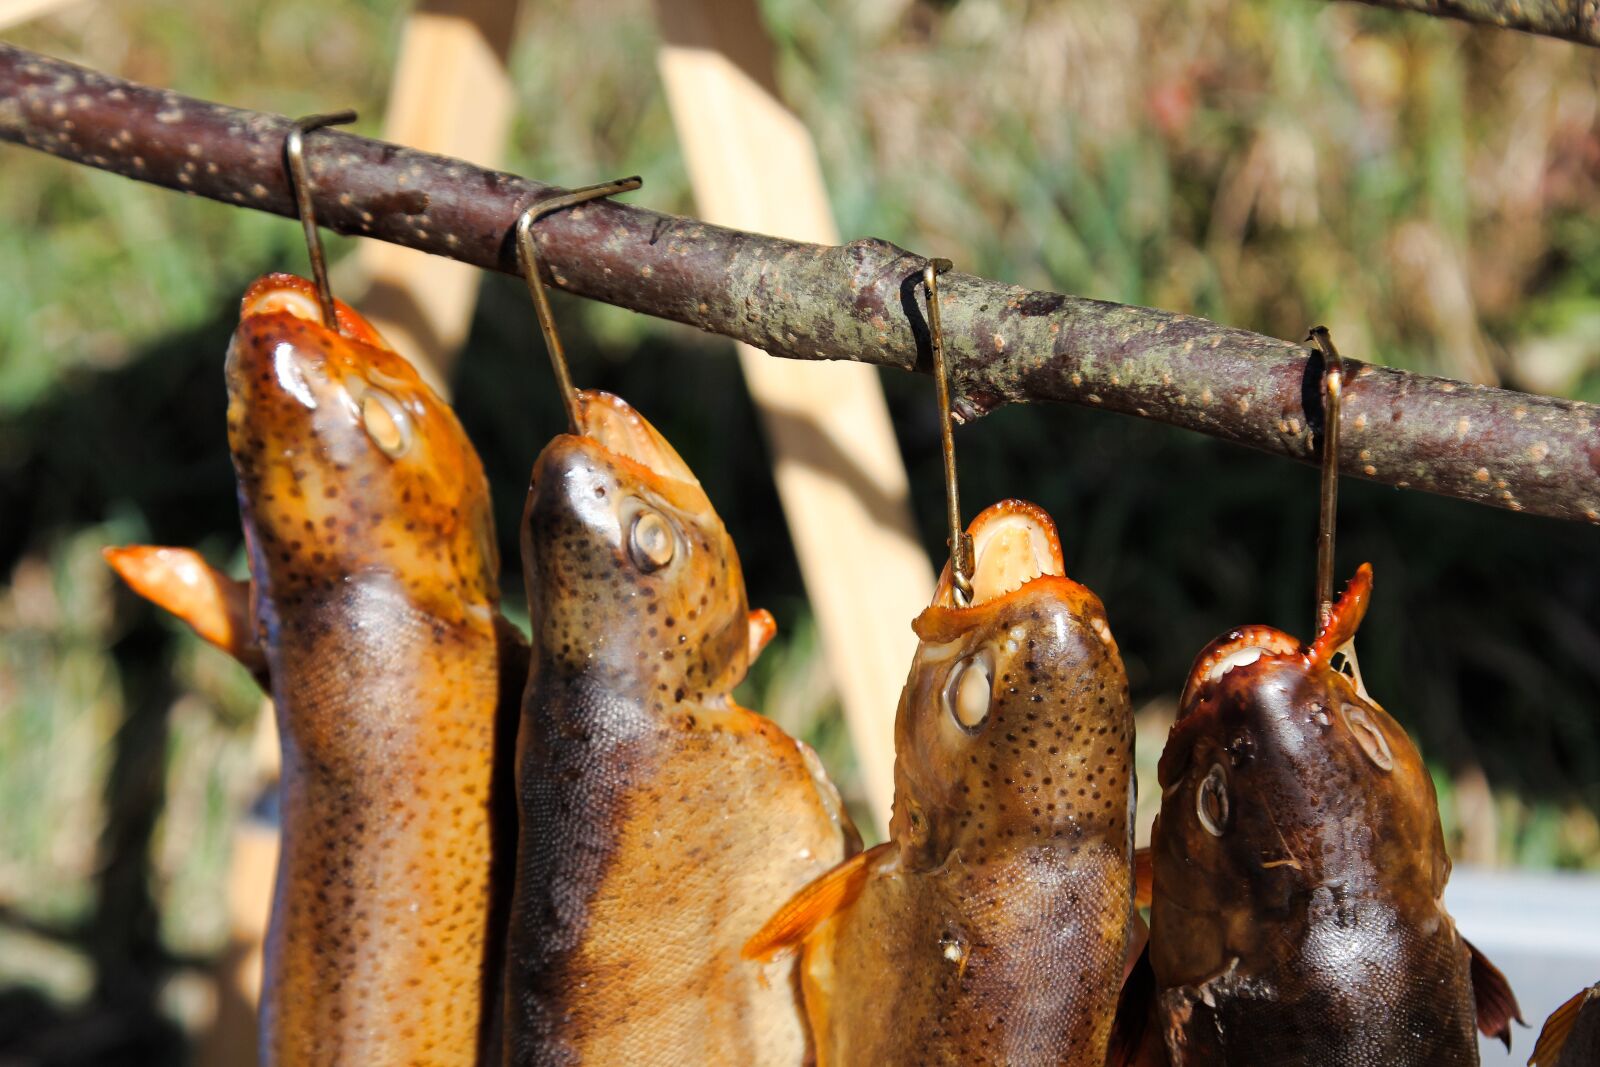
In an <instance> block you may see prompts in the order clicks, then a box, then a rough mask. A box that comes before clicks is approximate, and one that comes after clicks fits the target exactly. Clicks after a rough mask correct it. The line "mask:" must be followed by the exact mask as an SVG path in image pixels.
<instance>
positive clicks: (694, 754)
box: [506, 392, 858, 1065]
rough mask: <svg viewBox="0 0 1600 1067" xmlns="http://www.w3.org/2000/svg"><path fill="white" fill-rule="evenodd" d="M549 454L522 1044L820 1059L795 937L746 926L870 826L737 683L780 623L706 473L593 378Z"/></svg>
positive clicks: (511, 977) (595, 1052)
mask: <svg viewBox="0 0 1600 1067" xmlns="http://www.w3.org/2000/svg"><path fill="white" fill-rule="evenodd" d="M578 401H579V409H580V413H581V426H582V430H583V433H582V435H581V436H580V435H573V434H563V435H561V436H559V437H556V438H555V439H554V440H552V441H551V442H550V444H549V445H548V446H547V447H546V448H545V449H544V451H543V452H542V453H541V454H540V456H539V458H538V461H537V462H536V464H535V466H534V470H533V479H532V487H531V489H530V491H529V496H528V503H527V508H526V512H525V516H524V521H523V529H522V535H523V545H522V551H523V558H524V562H525V567H524V573H525V575H526V580H527V586H528V604H529V617H530V622H531V626H532V631H533V636H532V648H533V666H532V669H531V671H530V674H529V679H528V689H527V693H526V696H525V699H524V703H523V719H522V727H521V731H520V734H519V738H518V756H517V790H518V796H519V799H520V804H521V808H520V810H521V815H522V822H521V838H520V849H519V852H518V860H517V881H516V890H515V897H514V903H513V909H512V919H511V934H510V942H509V949H508V970H507V999H506V1005H507V1010H506V1018H507V1022H508V1030H509V1035H510V1040H509V1041H508V1043H507V1062H508V1063H511V1064H519V1065H522V1064H557V1063H561V1064H564V1063H577V1062H584V1063H592V1064H624V1063H651V1064H723V1063H726V1064H796V1065H798V1064H800V1063H802V1062H804V1061H805V1059H806V1055H807V1038H806V1034H805V1029H804V1020H803V1018H802V1013H801V1008H800V1004H799V1002H798V999H797V982H796V980H795V968H794V963H793V961H792V960H786V961H780V962H778V963H773V964H758V963H754V962H751V961H747V960H744V959H742V958H741V957H740V954H739V948H740V946H741V945H742V944H743V943H744V941H745V939H746V938H748V937H749V936H750V935H751V934H753V933H754V932H755V931H756V929H757V928H758V927H759V926H760V925H761V922H762V920H764V919H765V918H766V917H767V916H768V915H770V914H771V913H772V912H773V910H774V909H776V908H777V907H778V905H780V904H781V903H782V902H783V901H784V900H786V899H788V897H789V896H790V895H792V894H793V893H794V892H795V891H796V890H798V889H799V888H800V887H801V886H803V885H805V884H806V883H807V882H808V881H810V880H811V879H812V878H814V877H816V876H817V875H819V874H821V873H822V872H824V871H826V870H827V869H828V868H830V867H832V866H833V865H834V864H836V863H838V862H839V861H840V860H842V859H843V858H844V857H845V856H846V855H848V854H849V853H850V852H852V851H854V849H855V848H856V847H858V846H857V842H858V839H857V838H856V836H855V831H854V829H853V827H851V826H850V824H849V820H848V818H847V817H846V816H845V815H844V814H843V811H842V808H841V806H840V804H839V798H838V794H837V793H836V792H835V791H834V789H833V786H832V785H831V784H829V783H828V781H827V779H826V777H825V776H824V775H823V772H822V769H821V767H820V765H819V764H818V762H817V760H816V757H815V756H814V755H813V754H812V752H811V750H810V749H809V748H807V747H806V746H805V745H803V744H801V743H799V742H797V741H795V740H793V739H792V738H790V737H788V736H787V735H786V734H784V733H783V731H782V730H780V729H779V728H778V727H777V726H776V725H774V724H773V723H772V722H770V721H769V720H767V719H765V718H763V717H762V716H760V715H757V714H755V713H754V712H751V711H747V710H745V709H744V708H741V707H739V706H738V705H737V704H735V703H734V701H733V699H732V696H731V692H732V689H733V687H734V686H735V685H737V684H738V683H739V682H740V681H741V680H742V679H743V677H744V675H745V671H746V669H747V667H748V665H749V662H750V659H751V657H752V656H753V655H754V654H755V653H756V652H757V651H758V650H759V648H760V647H761V645H762V644H763V643H765V641H766V640H767V638H768V637H770V636H771V632H772V620H771V616H769V615H767V614H766V612H754V613H752V612H750V610H749V608H748V605H747V603H746V599H745V588H744V578H743V575H742V573H741V571H740V569H739V560H738V556H737V554H736V553H735V551H734V547H733V543H732V541H731V539H730V538H729V536H728V533H727V531H726V530H725V529H724V527H723V525H722V522H721V520H720V519H719V518H718V517H717V515H716V512H715V511H714V510H713V509H712V507H711V503H710V501H709V500H708V499H707V498H706V495H705V492H704V490H702V489H701V487H700V484H699V482H698V481H697V480H696V479H695V477H694V475H693V474H692V473H691V472H690V471H689V469H688V467H687V466H686V465H685V464H684V462H683V460H682V459H680V458H679V457H678V455H677V453H676V452H675V451H673V449H672V446H671V445H669V444H668V443H667V442H666V440H665V439H664V438H662V437H661V436H660V434H658V433H657V432H656V431H655V429H654V428H653V427H651V426H650V424H649V423H648V422H646V421H645V420H644V419H643V418H642V417H641V416H640V415H639V414H638V413H637V412H635V411H634V410H633V409H632V408H630V407H629V406H628V405H627V404H625V403H624V402H623V401H621V400H619V399H617V398H616V397H614V396H610V395H609V394H606V393H599V392H584V393H580V394H578Z"/></svg>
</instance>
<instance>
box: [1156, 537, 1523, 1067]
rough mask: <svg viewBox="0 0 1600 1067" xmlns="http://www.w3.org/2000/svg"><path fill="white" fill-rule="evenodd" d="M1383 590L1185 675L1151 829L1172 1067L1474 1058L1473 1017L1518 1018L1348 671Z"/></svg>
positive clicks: (1388, 730)
mask: <svg viewBox="0 0 1600 1067" xmlns="http://www.w3.org/2000/svg"><path fill="white" fill-rule="evenodd" d="M1371 588H1372V571H1371V568H1370V567H1367V566H1363V567H1362V568H1361V569H1360V570H1359V571H1358V572H1357V574H1356V577H1355V579H1354V580H1353V581H1352V582H1351V583H1350V586H1349V588H1348V589H1347V590H1346V591H1345V593H1344V595H1343V596H1342V597H1341V598H1340V600H1339V602H1338V604H1337V605H1336V606H1335V608H1334V612H1333V616H1332V619H1331V621H1330V622H1329V624H1328V625H1327V626H1326V627H1325V628H1324V630H1323V631H1322V632H1321V633H1320V634H1319V635H1318V636H1317V639H1316V641H1315V642H1313V643H1312V644H1310V645H1308V646H1302V645H1301V644H1300V642H1299V641H1297V640H1296V639H1294V638H1293V637H1290V636H1289V635H1288V634H1286V633H1283V632H1282V631H1280V630H1274V629H1271V628H1268V627H1249V628H1246V629H1243V630H1237V631H1234V632H1233V633H1231V634H1227V635H1225V636H1223V637H1221V638H1219V639H1217V640H1216V641H1214V642H1212V644H1211V645H1210V646H1209V647H1208V648H1206V649H1205V650H1204V651H1203V652H1201V654H1200V656H1199V658H1198V659H1197V660H1196V662H1195V666H1194V669H1193V671H1192V672H1191V674H1190V677H1189V681H1188V685H1187V687H1186V689H1185V691H1184V695H1183V699H1182V701H1181V703H1180V707H1179V710H1178V719H1177V722H1176V724H1175V725H1174V726H1173V728H1172V733H1171V736H1170V737H1169V739H1168V741H1167V746H1166V749H1165V751H1164V752H1163V753H1162V756H1161V762H1160V768H1159V780H1160V783H1161V788H1162V805H1161V811H1160V814H1159V816H1158V818H1157V821H1156V824H1155V828H1154V831H1153V836H1152V853H1153V865H1154V887H1153V888H1154V900H1153V904H1152V910H1151V931H1150V961H1151V964H1152V965H1153V969H1154V975H1155V983H1156V988H1157V990H1158V993H1157V1011H1156V1013H1155V1018H1156V1020H1157V1028H1158V1030H1159V1031H1160V1037H1161V1039H1162V1041H1163V1042H1164V1044H1165V1046H1166V1050H1167V1053H1168V1056H1169V1057H1170V1060H1171V1063H1172V1064H1173V1065H1174V1067H1186V1065H1190V1064H1206V1065H1212V1064H1217V1065H1238V1067H1255V1065H1262V1067H1265V1065H1269V1064H1270V1065H1273V1067H1293V1065H1302V1067H1334V1065H1339V1067H1380V1065H1381V1067H1409V1065H1417V1067H1421V1065H1424V1064H1430V1065H1436V1067H1437V1065H1449V1064H1476V1063H1477V1062H1478V1051H1477V1049H1478V1038H1477V1033H1476V1027H1475V1025H1474V1024H1475V1020H1477V1019H1479V1018H1482V1019H1483V1021H1484V1027H1485V1032H1487V1033H1493V1034H1496V1035H1503V1034H1504V1033H1505V1032H1507V1027H1508V1025H1509V1017H1511V1016H1515V1014H1516V1005H1515V1001H1514V1000H1512V999H1511V997H1510V991H1509V989H1507V988H1506V987H1505V985H1504V979H1503V978H1501V977H1500V976H1499V974H1498V972H1496V971H1494V969H1493V967H1492V966H1491V965H1490V964H1488V962H1487V961H1486V960H1483V959H1482V958H1481V957H1477V958H1476V959H1474V956H1475V953H1474V952H1473V950H1471V948H1470V946H1469V945H1468V944H1467V943H1466V942H1465V941H1464V940H1463V939H1462V937H1461V936H1460V935H1459V934H1458V933H1457V932H1456V928H1455V924H1454V922H1452V921H1451V918H1450V916H1449V914H1447V913H1446V912H1445V910H1444V906H1443V904H1442V903H1441V898H1442V895H1443V893H1444V887H1445V882H1446V880H1447V879H1448V878H1449V874H1450V858H1449V856H1448V855H1447V854H1446V852H1445V845H1444V836H1443V833H1442V831H1441V829H1440V825H1439V811H1438V803H1437V801H1436V799H1435V796H1434V790H1433V783H1432V780H1431V779H1430V778H1429V776H1428V772H1427V769H1426V768H1425V767H1424V766H1423V763H1422V759H1421V756H1420V755H1419V754H1418V752H1417V749H1416V746H1415V745H1413V744H1412V743H1411V739H1410V738H1409V737H1407V736H1406V733H1405V731H1404V730H1403V729H1401V728H1400V726H1399V725H1398V724H1397V723H1396V722H1395V721H1394V720H1393V719H1392V718H1390V717H1389V715H1388V714H1387V713H1386V712H1385V711H1384V710H1383V709H1382V708H1380V707H1379V706H1378V705H1377V704H1376V703H1375V702H1373V701H1372V700H1371V699H1370V698H1369V697H1368V696H1367V695H1366V694H1365V692H1364V690H1363V689H1362V688H1361V687H1360V686H1359V684H1358V683H1357V682H1356V681H1355V680H1353V678H1352V677H1350V676H1348V675H1347V674H1346V673H1345V672H1344V671H1341V670H1339V669H1337V668H1336V666H1335V663H1334V656H1335V653H1336V652H1338V651H1339V650H1340V649H1341V648H1343V647H1344V646H1345V645H1346V643H1347V642H1348V641H1349V640H1350V639H1351V638H1352V637H1353V636H1354V634H1355V631H1356V628H1357V627H1358V626H1359V625H1360V622H1361V617H1362V615H1363V614H1364V613H1365V611H1366V605H1367V601H1368V598H1369V597H1370V593H1371ZM1475 980H1476V983H1477V987H1476V989H1475ZM1475 994H1476V1007H1475ZM1496 1016H1498V1018H1495V1017H1496Z"/></svg>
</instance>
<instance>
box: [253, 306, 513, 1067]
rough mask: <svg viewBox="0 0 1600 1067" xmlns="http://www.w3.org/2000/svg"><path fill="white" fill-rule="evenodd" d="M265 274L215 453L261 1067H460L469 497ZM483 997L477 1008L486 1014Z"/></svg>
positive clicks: (488, 624) (473, 934) (483, 533)
mask: <svg viewBox="0 0 1600 1067" xmlns="http://www.w3.org/2000/svg"><path fill="white" fill-rule="evenodd" d="M339 324H340V326H341V328H342V332H341V333H335V332H334V331H332V330H329V329H327V328H325V327H324V326H323V325H322V323H321V321H320V317H319V316H318V315H317V312H316V305H315V293H314V290H313V289H312V287H311V285H310V283H309V282H306V281H304V280H303V279H299V278H294V277H290V276H287V275H270V276H268V277H265V278H263V279H261V280H260V281H258V282H256V283H255V284H254V285H253V286H251V288H250V289H249V291H248V292H247V293H246V295H245V298H244V310H243V314H242V316H241V321H240V323H239V327H238V330H237V331H236V333H235V334H234V337H233V341H232V344H231V345H230V347H229V352H228V360H227V368H226V377H227V384H228V392H229V406H228V438H229V445H230V448H231V451H232V454H233V461H234V468H235V471H236V473H237V476H238V485H239V504H240V512H241V515H242V517H243V520H244V528H245V534H246V541H247V544H248V547H249V555H250V570H251V576H252V579H253V589H254V605H253V615H254V618H255V620H256V625H257V627H258V629H259V636H260V639H261V644H262V647H263V649H264V651H265V656H266V661H267V674H268V676H269V677H270V679H271V687H272V695H273V698H274V702H275V705H276V709H277V716H278V724H279V731H280V735H281V737H282V743H283V779H282V787H281V789H282V793H281V796H282V813H283V851H282V855H281V859H280V862H279V868H278V877H277V884H276V889H275V894H274V898H273V909H272V918H271V925H270V927H269V930H268V936H267V946H266V956H267V962H266V974H265V978H264V983H263V990H262V1005H261V1060H262V1062H263V1063H266V1064H295V1065H300V1064H333V1063H352V1064H353V1063H360V1064H367V1065H388V1064H395V1065H400V1064H406V1065H411V1064H441V1065H442V1064H471V1063H474V1062H477V1061H478V1059H479V1057H480V1055H488V1054H489V1049H488V1045H489V1044H490V1043H491V1042H492V1038H491V1036H490V1034H489V1033H488V1031H489V1029H490V1028H489V1026H488V1025H486V1014H485V1012H484V1010H483V1007H482V1004H483V1002H484V1000H485V994H486V989H488V990H491V991H492V989H493V988H494V986H493V979H494V977H495V976H496V975H497V974H498V964H497V958H498V957H497V954H496V953H497V949H496V944H495V942H496V940H497V939H495V938H490V937H489V936H488V928H489V925H490V923H491V908H492V907H493V904H494V901H493V896H492V892H491V866H492V863H493V862H494V857H493V846H494V838H493V835H494V827H493V826H492V820H491V815H492V812H491V798H492V794H493V793H494V791H495V789H496V788H497V787H498V788H503V787H502V786H500V785H499V783H498V782H497V781H496V780H495V775H494V751H495V743H496V731H497V729H498V730H500V731H501V737H500V741H501V743H502V746H503V747H504V748H506V749H507V750H509V737H507V736H506V735H505V729H506V726H507V720H506V718H505V716H504V715H502V714H501V713H500V709H501V708H503V706H504V705H503V702H502V701H501V699H500V690H501V688H502V685H503V683H504V682H505V681H506V680H507V678H508V677H515V678H517V679H518V681H519V682H520V679H521V678H522V675H521V674H520V673H519V671H520V670H521V669H522V668H521V665H520V662H519V661H520V660H521V656H522V655H523V653H522V652H521V651H520V649H519V643H520V639H519V638H518V637H517V636H516V635H515V634H514V632H513V631H511V630H510V629H509V627H506V626H505V625H504V623H503V622H501V621H499V620H498V615H497V613H496V601H497V596H498V592H497V587H496V580H497V571H498V559H497V557H496V555H495V547H494V538H493V534H492V529H491V525H490V515H489V501H488V486H487V484H486V482H485V480H484V476H483V470H482V467H481V465H480V464H479V461H478V457H477V455H476V453H475V452H474V451H473V449H472V446H471V445H470V443H468V441H467V438H466V435H465V434H464V433H463V432H462V430H461V427H460V425H459V423H457V421H456V419H455V416H454V415H453V414H452V413H451V411H450V409H449V408H448V407H447V406H446V405H445V404H444V403H443V401H441V400H440V399H439V398H438V397H437V396H436V395H434V393H433V392H432V391H431V390H430V389H429V388H428V387H427V386H426V385H425V384H424V383H423V382H422V381H421V379H420V378H419V377H418V375H417V373H416V371H415V369H414V368H412V367H411V365H410V364H409V363H407V362H406V361H405V360H404V359H403V358H402V357H401V356H399V355H398V354H396V353H395V352H393V351H392V350H390V349H389V348H388V347H387V346H386V345H385V344H384V343H383V341H382V339H381V338H380V337H378V335H377V334H376V332H375V331H373V330H372V329H371V327H370V326H368V325H367V324H366V323H365V322H363V321H362V320H361V319H360V318H359V316H357V315H355V313H354V312H352V311H350V309H349V308H347V307H344V306H343V305H341V306H340V307H339ZM496 999H497V998H496Z"/></svg>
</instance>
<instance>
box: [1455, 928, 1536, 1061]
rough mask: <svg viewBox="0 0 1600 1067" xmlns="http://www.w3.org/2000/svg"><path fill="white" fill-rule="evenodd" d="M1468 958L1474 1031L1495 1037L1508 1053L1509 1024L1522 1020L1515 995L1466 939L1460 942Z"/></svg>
mask: <svg viewBox="0 0 1600 1067" xmlns="http://www.w3.org/2000/svg"><path fill="white" fill-rule="evenodd" d="M1461 940H1462V941H1463V942H1464V943H1465V944H1466V946H1467V951H1468V952H1469V953H1470V954H1471V956H1472V999H1473V1002H1474V1003H1475V1005H1476V1007H1477V1009H1478V1031H1479V1032H1480V1033H1482V1034H1483V1036H1484V1037H1493V1038H1498V1039H1499V1040H1501V1041H1504V1042H1505V1044H1506V1051H1507V1052H1510V1051H1511V1021H1512V1020H1513V1019H1515V1020H1516V1021H1517V1022H1519V1023H1521V1024H1522V1025H1523V1026H1527V1025H1528V1024H1527V1023H1526V1022H1523V1019H1522V1009H1521V1008H1519V1007H1518V1006H1517V996H1516V994H1515V993H1513V992H1511V983H1510V982H1508V981H1506V976H1505V975H1503V974H1501V973H1500V968H1498V967H1496V966H1495V965H1494V964H1492V963H1490V962H1489V957H1487V956H1485V955H1484V954H1483V953H1482V952H1479V951H1478V946H1476V945H1474V944H1473V943H1472V942H1471V941H1468V940H1467V939H1466V938H1462V939H1461Z"/></svg>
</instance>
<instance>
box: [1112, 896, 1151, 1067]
mask: <svg viewBox="0 0 1600 1067" xmlns="http://www.w3.org/2000/svg"><path fill="white" fill-rule="evenodd" d="M1139 926H1140V928H1141V929H1142V928H1143V926H1144V924H1143V923H1140V924H1139ZM1144 937H1145V938H1146V941H1145V944H1144V946H1143V949H1142V950H1141V951H1140V953H1139V955H1138V958H1137V959H1135V960H1134V961H1133V966H1132V967H1130V968H1128V973H1127V975H1126V976H1124V978H1123V981H1122V994H1121V995H1120V996H1119V997H1118V998H1117V1014H1116V1017H1115V1018H1114V1019H1113V1021H1112V1023H1111V1044H1110V1047H1109V1048H1108V1049H1107V1051H1106V1067H1139V1065H1140V1064H1154V1063H1160V1062H1162V1060H1161V1059H1158V1058H1156V1056H1155V1051H1156V1050H1155V1049H1153V1048H1147V1047H1146V1046H1148V1045H1151V1044H1152V1035H1153V1034H1154V1032H1155V1027H1153V1026H1151V1025H1150V1016H1151V1011H1152V1009H1153V1008H1154V1007H1155V1000H1156V972H1155V969H1154V968H1152V967H1151V966H1150V945H1149V941H1148V937H1149V934H1148V933H1145V934H1144Z"/></svg>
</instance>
